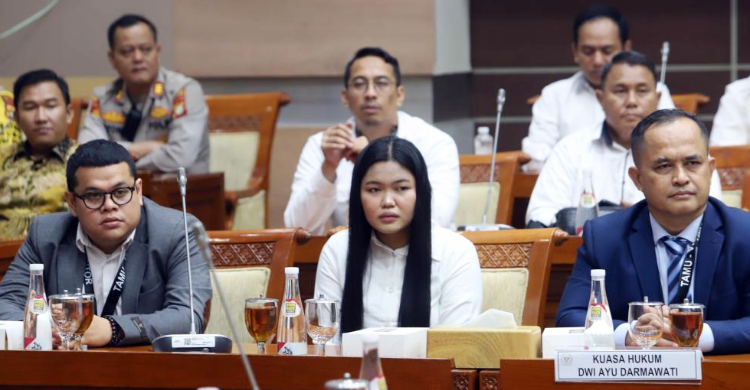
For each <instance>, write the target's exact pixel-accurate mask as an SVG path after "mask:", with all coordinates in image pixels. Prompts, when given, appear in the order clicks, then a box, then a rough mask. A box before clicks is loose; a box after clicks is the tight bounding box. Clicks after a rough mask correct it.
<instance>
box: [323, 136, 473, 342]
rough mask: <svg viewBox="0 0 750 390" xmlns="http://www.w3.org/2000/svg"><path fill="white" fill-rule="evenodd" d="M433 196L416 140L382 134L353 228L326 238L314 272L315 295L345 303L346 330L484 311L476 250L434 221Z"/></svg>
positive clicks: (458, 320)
mask: <svg viewBox="0 0 750 390" xmlns="http://www.w3.org/2000/svg"><path fill="white" fill-rule="evenodd" d="M436 190H437V191H439V190H440V189H439V188H438V189H436ZM431 198H432V196H431V188H430V181H429V179H428V177H427V167H426V166H425V163H424V160H423V159H422V155H421V154H420V153H419V150H417V148H416V147H415V146H414V145H413V144H412V143H411V142H409V141H406V140H403V139H400V138H397V137H385V138H381V139H378V140H376V141H374V142H372V143H371V144H370V145H368V146H367V148H365V150H363V151H362V153H361V154H360V156H359V157H358V158H357V162H356V165H355V166H354V172H353V174H352V187H351V195H350V206H349V207H350V208H349V224H350V229H348V230H344V231H341V232H338V233H336V234H334V235H333V236H331V238H330V239H329V240H328V241H327V242H326V244H325V246H324V247H323V250H322V252H321V255H320V260H319V261H318V271H317V276H316V278H315V296H316V297H317V296H319V294H324V295H325V297H326V298H329V299H334V300H339V301H341V303H342V304H341V332H342V333H345V332H351V331H355V330H359V329H362V328H372V327H384V326H387V327H395V326H400V327H429V326H435V325H461V324H463V323H465V322H467V321H469V320H471V319H473V318H474V317H476V316H477V315H479V312H480V309H481V307H482V277H481V273H480V268H479V259H478V258H477V252H476V249H475V248H474V245H473V244H472V243H471V242H470V241H469V240H467V239H466V238H464V237H463V236H461V235H459V234H457V233H454V232H452V231H450V230H446V229H443V228H441V227H439V226H438V225H437V224H434V223H432V221H431V218H430V210H431V207H430V206H431Z"/></svg>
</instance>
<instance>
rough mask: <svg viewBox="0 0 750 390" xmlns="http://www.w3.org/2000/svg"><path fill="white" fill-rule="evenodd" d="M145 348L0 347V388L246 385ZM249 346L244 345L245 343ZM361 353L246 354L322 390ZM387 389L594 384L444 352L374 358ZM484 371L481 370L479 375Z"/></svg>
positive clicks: (267, 387) (732, 374)
mask: <svg viewBox="0 0 750 390" xmlns="http://www.w3.org/2000/svg"><path fill="white" fill-rule="evenodd" d="M148 348H149V347H126V348H110V349H94V350H89V351H85V352H67V351H48V352H27V351H0V389H52V388H55V389H59V388H77V389H104V388H107V389H113V388H114V389H132V388H137V389H196V388H198V387H201V386H216V387H219V388H221V389H247V388H249V382H248V380H247V377H246V376H245V373H244V369H243V366H242V361H241V359H240V356H239V355H237V354H191V353H159V352H150V351H148ZM250 349H252V348H250ZM360 361H361V359H359V358H350V357H339V356H333V357H331V356H328V357H317V356H298V357H291V356H278V355H275V354H269V355H250V363H251V364H252V367H253V371H254V373H255V376H256V378H257V381H258V384H259V385H260V387H261V388H262V389H264V390H277V389H278V390H322V389H323V384H324V383H325V382H326V381H328V380H330V379H335V378H341V377H343V375H344V373H345V372H349V373H351V374H352V375H353V376H355V377H356V376H357V374H358V372H359V366H360ZM382 364H383V371H384V372H385V375H386V379H387V381H388V388H389V390H401V389H404V390H406V389H409V390H411V389H420V390H428V389H445V390H450V389H456V390H476V389H481V390H496V389H551V388H557V387H559V388H564V389H567V390H575V389H595V388H601V386H602V384H583V383H565V384H556V383H555V382H554V362H553V361H552V360H543V359H526V360H513V359H509V360H502V361H501V367H502V369H501V370H500V371H496V370H486V371H480V370H457V369H454V368H453V361H452V360H451V359H382ZM748 371H750V355H734V356H718V357H713V356H708V357H706V358H705V361H704V363H703V381H702V382H701V383H700V384H699V385H695V384H691V385H686V386H690V387H692V388H695V387H699V388H701V389H747V388H748V384H747V372H748ZM485 374H486V375H485ZM661 386H665V387H666V386H669V387H671V388H675V386H676V385H675V384H666V383H664V384H653V383H651V384H648V385H646V384H643V383H641V384H622V383H620V384H615V383H611V384H606V388H607V389H644V388H654V387H661Z"/></svg>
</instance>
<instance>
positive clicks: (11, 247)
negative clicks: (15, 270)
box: [0, 240, 23, 281]
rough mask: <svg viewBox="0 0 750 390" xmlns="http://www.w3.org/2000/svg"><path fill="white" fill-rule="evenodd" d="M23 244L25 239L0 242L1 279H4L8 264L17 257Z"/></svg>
mask: <svg viewBox="0 0 750 390" xmlns="http://www.w3.org/2000/svg"><path fill="white" fill-rule="evenodd" d="M21 245H23V240H14V241H2V242H0V281H2V280H3V277H4V276H5V272H7V271H8V266H10V263H11V262H12V261H13V259H14V258H15V257H16V253H17V252H18V250H19V249H20V248H21Z"/></svg>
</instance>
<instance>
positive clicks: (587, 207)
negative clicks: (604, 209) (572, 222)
mask: <svg viewBox="0 0 750 390" xmlns="http://www.w3.org/2000/svg"><path fill="white" fill-rule="evenodd" d="M591 176H592V174H591V171H583V192H581V199H580V201H579V202H578V209H577V210H576V234H577V235H579V236H580V235H582V234H583V225H584V224H585V223H586V221H588V220H589V219H594V218H596V217H598V216H599V206H598V205H597V204H596V195H594V185H593V182H592V178H591Z"/></svg>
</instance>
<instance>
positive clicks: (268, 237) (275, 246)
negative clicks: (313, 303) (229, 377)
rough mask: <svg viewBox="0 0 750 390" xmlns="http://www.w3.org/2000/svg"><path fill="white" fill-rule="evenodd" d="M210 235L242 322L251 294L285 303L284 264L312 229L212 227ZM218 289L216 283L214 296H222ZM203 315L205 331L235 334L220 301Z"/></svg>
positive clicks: (288, 263) (230, 302)
mask: <svg viewBox="0 0 750 390" xmlns="http://www.w3.org/2000/svg"><path fill="white" fill-rule="evenodd" d="M208 237H209V244H210V245H211V255H212V257H213V261H214V265H215V266H216V271H215V273H216V277H217V278H218V279H219V280H220V283H221V286H222V288H223V291H224V294H225V295H226V298H227V301H228V302H227V303H228V305H229V307H230V308H231V310H232V316H233V317H234V320H235V321H236V323H238V324H241V323H244V321H245V299H247V298H251V297H259V296H261V295H262V296H266V297H269V298H276V299H278V300H279V305H281V301H282V299H283V298H284V280H285V279H284V268H285V267H291V266H292V265H293V263H294V252H295V249H296V248H297V245H299V244H303V243H305V242H306V241H307V240H309V239H310V233H309V232H308V231H307V230H304V229H301V228H297V229H272V230H262V231H211V232H208ZM212 285H213V281H212ZM215 291H216V287H215V286H214V298H215V300H218V293H216V292H215ZM209 313H210V314H209ZM203 317H204V319H205V321H204V324H206V325H205V327H206V328H205V333H218V334H223V335H225V336H231V331H230V329H229V322H228V321H227V316H226V313H225V312H224V310H223V308H222V305H221V304H220V303H219V302H218V301H215V302H214V303H213V304H210V303H209V304H207V305H206V310H205V312H204V316H203ZM209 319H211V320H212V321H209ZM240 333H242V340H241V341H242V342H246V343H248V342H252V339H251V338H250V335H249V334H248V333H247V332H240Z"/></svg>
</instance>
